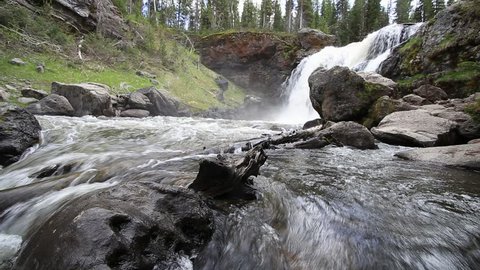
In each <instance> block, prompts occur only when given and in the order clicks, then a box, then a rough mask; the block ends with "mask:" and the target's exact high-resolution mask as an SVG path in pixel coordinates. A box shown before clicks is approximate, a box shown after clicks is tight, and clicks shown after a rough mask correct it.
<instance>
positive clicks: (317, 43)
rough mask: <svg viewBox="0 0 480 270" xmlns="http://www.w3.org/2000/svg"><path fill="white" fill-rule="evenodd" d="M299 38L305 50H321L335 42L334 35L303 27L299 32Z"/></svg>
mask: <svg viewBox="0 0 480 270" xmlns="http://www.w3.org/2000/svg"><path fill="white" fill-rule="evenodd" d="M297 37H298V40H299V41H300V44H301V45H302V48H304V49H305V50H320V49H322V48H325V47H326V46H330V45H332V44H334V43H335V40H336V38H335V36H334V35H327V34H325V33H323V32H322V31H320V30H317V29H312V28H302V29H300V30H299V31H298V33H297Z"/></svg>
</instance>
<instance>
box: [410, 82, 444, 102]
mask: <svg viewBox="0 0 480 270" xmlns="http://www.w3.org/2000/svg"><path fill="white" fill-rule="evenodd" d="M413 93H414V94H416V95H418V96H421V97H423V98H425V99H427V100H428V101H430V102H431V103H434V102H435V101H438V100H444V99H447V98H448V95H447V93H445V91H443V90H442V88H439V87H436V86H433V85H430V84H425V85H422V86H420V87H419V88H417V89H415V90H413Z"/></svg>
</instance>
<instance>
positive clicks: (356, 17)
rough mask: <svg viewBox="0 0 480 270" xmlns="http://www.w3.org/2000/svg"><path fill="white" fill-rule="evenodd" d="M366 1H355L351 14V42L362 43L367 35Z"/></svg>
mask: <svg viewBox="0 0 480 270" xmlns="http://www.w3.org/2000/svg"><path fill="white" fill-rule="evenodd" d="M365 7H366V3H365V0H355V2H354V4H353V7H352V9H351V10H350V14H349V24H350V31H351V34H352V35H351V37H350V40H351V41H360V40H362V39H363V37H364V36H365V33H366V28H365Z"/></svg>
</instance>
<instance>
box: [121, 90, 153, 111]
mask: <svg viewBox="0 0 480 270" xmlns="http://www.w3.org/2000/svg"><path fill="white" fill-rule="evenodd" d="M152 106H153V104H152V102H150V99H148V97H147V96H145V95H144V94H142V93H139V92H133V93H131V94H130V95H128V99H127V107H128V108H130V109H140V110H150V109H151V108H152Z"/></svg>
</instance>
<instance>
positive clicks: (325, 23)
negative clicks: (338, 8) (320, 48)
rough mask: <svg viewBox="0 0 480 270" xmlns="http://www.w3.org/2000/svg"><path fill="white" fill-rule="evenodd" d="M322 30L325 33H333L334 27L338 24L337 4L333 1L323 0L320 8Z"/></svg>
mask: <svg viewBox="0 0 480 270" xmlns="http://www.w3.org/2000/svg"><path fill="white" fill-rule="evenodd" d="M320 14H321V16H320V26H319V28H320V30H322V31H323V32H325V33H328V34H329V33H332V30H331V29H332V28H333V25H335V23H336V17H335V4H334V3H333V2H332V0H323V1H322V7H321V8H320Z"/></svg>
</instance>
